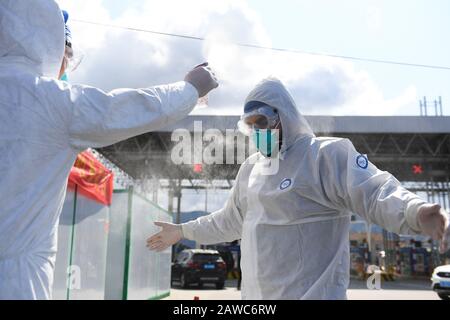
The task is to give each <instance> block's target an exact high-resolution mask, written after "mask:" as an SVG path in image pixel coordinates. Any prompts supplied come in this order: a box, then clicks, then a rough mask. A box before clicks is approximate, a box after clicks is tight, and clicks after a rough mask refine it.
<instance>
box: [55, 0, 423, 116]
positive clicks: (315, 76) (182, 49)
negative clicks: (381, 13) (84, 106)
mask: <svg viewBox="0 0 450 320" xmlns="http://www.w3.org/2000/svg"><path fill="white" fill-rule="evenodd" d="M58 2H59V3H60V4H61V7H63V8H66V9H67V10H68V11H69V13H70V19H77V20H89V21H94V22H100V23H109V24H114V25H121V26H128V27H133V28H141V29H148V30H155V31H162V32H171V33H179V34H184V35H193V36H199V37H205V38H206V41H197V40H188V39H180V38H174V37H166V36H161V35H153V34H148V33H142V32H133V31H129V30H122V29H116V28H105V27H100V26H93V25H87V24H82V23H78V22H75V21H73V22H72V23H71V25H72V32H73V38H74V42H75V44H79V45H80V46H82V47H83V48H84V51H85V53H86V56H85V59H84V61H83V63H82V64H81V65H80V67H79V69H78V70H77V71H76V72H75V73H73V75H70V79H71V81H73V82H78V83H85V84H90V85H94V86H98V87H100V88H103V89H105V90H109V89H113V88H117V87H144V86H149V85H156V84H161V83H168V82H173V81H178V80H180V79H182V78H183V77H184V74H185V72H186V71H188V70H189V68H190V67H192V66H194V65H196V64H198V63H201V62H203V61H205V60H207V61H209V62H210V65H211V66H212V67H213V69H214V70H215V72H216V74H217V75H218V77H219V79H220V88H219V89H218V90H215V91H214V92H213V93H211V94H210V96H209V103H210V107H209V108H206V109H199V110H196V111H195V112H197V113H210V114H239V113H240V112H241V109H242V103H243V101H244V99H245V96H246V94H247V93H248V92H249V91H250V90H251V89H252V87H253V86H254V85H255V84H256V83H257V82H258V81H259V80H261V79H262V78H264V77H266V76H268V75H274V76H277V77H279V78H280V79H281V80H283V81H284V83H285V84H286V85H287V86H288V88H289V89H290V91H291V92H292V94H293V96H294V98H295V99H296V101H297V103H298V104H299V106H300V108H301V110H302V111H303V112H305V113H306V114H333V115H344V114H347V115H356V114H358V115H362V114H364V115H380V114H383V115H394V114H399V113H405V112H406V113H408V107H411V106H415V105H416V96H417V94H416V90H415V88H414V87H412V86H411V87H409V88H406V89H405V90H404V91H403V92H402V93H401V94H400V95H399V96H398V97H394V98H393V99H386V98H385V97H384V95H383V92H382V91H381V89H380V88H379V87H378V86H377V84H376V83H374V81H373V80H372V79H371V78H370V76H369V75H368V74H367V72H365V71H363V70H358V69H356V67H355V65H353V64H352V63H350V62H348V61H343V60H337V59H331V58H325V57H319V56H308V55H299V54H292V53H280V52H273V51H268V50H260V49H252V48H244V47H238V46H235V45H233V43H250V44H257V45H263V46H271V39H270V37H269V35H268V32H267V31H266V30H265V29H264V26H263V23H262V21H261V19H260V17H259V16H258V15H257V13H256V12H254V11H253V10H252V9H251V8H249V7H248V5H247V4H246V2H244V1H233V0H220V1H219V0H216V1H208V0H198V1H194V2H192V1H182V0H171V1H156V0H155V1H153V0H151V1H150V0H149V1H144V0H143V1H142V2H140V3H139V5H136V2H134V3H133V5H130V7H129V8H127V9H126V10H125V11H124V12H122V13H121V14H120V15H115V16H116V17H115V18H114V19H113V18H112V15H111V14H110V11H109V10H108V9H111V8H108V6H110V5H111V4H108V1H101V0H78V1H76V2H74V1H72V0H60V1H58ZM174 8H176V10H174ZM375 16H376V14H375ZM375 20H376V19H375Z"/></svg>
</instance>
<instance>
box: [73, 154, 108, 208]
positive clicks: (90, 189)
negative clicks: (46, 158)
mask: <svg viewBox="0 0 450 320" xmlns="http://www.w3.org/2000/svg"><path fill="white" fill-rule="evenodd" d="M75 185H77V186H78V188H77V191H78V192H79V193H80V194H82V195H84V196H85V197H87V198H89V199H91V200H94V201H97V202H100V203H103V204H105V205H107V206H109V205H111V201H112V192H113V187H114V176H113V173H112V172H111V171H110V170H108V169H106V168H105V166H104V165H103V164H101V163H100V161H98V160H97V159H96V158H95V157H94V156H93V155H92V154H90V153H89V152H88V151H84V152H82V153H80V154H79V155H78V157H77V160H76V161H75V164H74V165H73V167H72V169H71V170H70V175H69V183H68V188H70V189H75Z"/></svg>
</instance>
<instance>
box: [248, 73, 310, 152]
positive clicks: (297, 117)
mask: <svg viewBox="0 0 450 320" xmlns="http://www.w3.org/2000/svg"><path fill="white" fill-rule="evenodd" d="M250 101H259V102H262V103H265V104H267V105H269V106H271V107H273V108H275V109H277V110H278V113H279V114H280V121H281V126H282V128H283V129H282V131H283V137H282V146H281V150H280V152H281V153H283V152H284V151H286V150H287V149H289V147H291V146H292V145H293V144H294V142H295V141H297V140H299V139H301V138H303V137H306V136H309V137H314V136H315V135H314V133H313V131H312V129H311V127H310V126H309V124H308V121H306V119H305V117H303V115H301V114H300V112H299V111H298V109H297V106H296V104H295V102H294V99H293V98H292V96H291V95H290V94H289V92H288V91H287V90H286V88H285V86H284V85H283V84H282V83H281V81H280V80H278V79H277V78H274V77H269V78H266V79H264V80H262V81H261V82H260V83H258V84H257V85H256V87H255V88H254V89H253V90H252V91H251V92H250V93H249V94H248V96H247V98H246V99H245V104H247V103H248V102H250Z"/></svg>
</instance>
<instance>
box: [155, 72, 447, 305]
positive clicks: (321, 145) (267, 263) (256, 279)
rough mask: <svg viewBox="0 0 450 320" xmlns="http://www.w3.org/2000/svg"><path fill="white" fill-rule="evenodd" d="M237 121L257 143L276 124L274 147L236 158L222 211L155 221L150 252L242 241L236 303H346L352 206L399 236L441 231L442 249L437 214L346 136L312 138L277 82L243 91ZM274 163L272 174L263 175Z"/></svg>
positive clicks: (442, 223) (441, 215)
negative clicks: (181, 244) (188, 243)
mask: <svg viewBox="0 0 450 320" xmlns="http://www.w3.org/2000/svg"><path fill="white" fill-rule="evenodd" d="M277 116H278V119H277ZM242 121H244V125H247V127H249V128H250V131H251V133H252V134H255V132H256V133H257V134H256V135H255V137H256V140H258V139H259V140H260V139H261V138H263V137H264V136H265V135H264V134H263V135H261V132H259V135H258V131H261V129H272V130H274V129H276V128H279V129H280V134H279V136H280V143H279V144H275V145H276V147H277V148H278V150H277V149H273V148H270V147H267V146H268V145H269V143H268V142H267V141H266V143H262V144H261V143H258V144H260V145H265V146H266V147H267V148H265V149H264V150H263V149H260V150H259V152H257V153H255V154H253V155H251V156H250V157H249V158H248V159H246V161H245V162H244V163H243V164H242V166H241V168H240V170H239V172H238V174H237V177H236V183H235V185H234V187H233V188H232V190H231V194H230V197H229V199H228V200H227V202H226V204H225V206H224V208H223V209H221V210H219V211H216V212H213V213H211V214H210V215H207V216H203V217H200V218H198V219H196V220H194V221H189V222H187V223H184V224H181V225H176V224H170V223H163V222H157V223H156V225H158V226H160V227H162V231H160V232H159V233H157V234H155V235H153V236H151V237H150V238H149V239H148V240H147V246H148V247H149V248H150V249H152V250H157V251H160V250H164V249H165V248H167V247H168V246H169V245H172V244H174V243H176V242H177V241H179V240H180V239H181V238H182V237H184V238H187V239H191V240H195V241H197V242H199V243H201V244H213V243H219V242H230V241H233V240H236V239H242V240H241V252H242V256H241V268H242V298H243V299H345V298H346V289H347V287H348V283H349V238H348V237H349V227H350V213H351V212H354V213H357V214H359V215H361V216H362V217H364V218H365V219H367V220H368V221H370V222H372V223H375V224H378V225H380V226H382V227H384V228H386V229H387V230H389V231H392V232H396V233H399V234H413V235H415V234H424V235H429V236H432V237H433V238H434V239H439V240H443V238H444V236H445V237H446V238H445V239H446V240H445V241H443V242H442V249H443V250H446V249H447V241H448V234H449V231H448V218H447V214H446V213H445V212H444V210H442V209H441V208H440V207H439V205H437V204H429V203H426V202H425V201H423V200H422V199H420V198H419V197H418V196H416V195H415V194H413V193H411V192H409V191H407V190H406V189H405V188H403V187H402V186H401V185H400V182H399V181H398V180H397V179H396V178H395V177H393V176H392V175H391V174H390V173H389V172H386V171H381V170H379V169H377V168H376V167H375V166H374V165H373V164H372V163H370V162H369V161H368V159H367V158H366V157H365V156H364V155H361V154H360V153H358V152H357V151H356V150H355V148H354V147H353V144H352V143H351V142H350V140H348V139H344V138H334V137H316V136H315V135H314V134H313V132H312V130H311V129H310V126H309V125H308V123H307V121H306V120H305V118H304V117H303V116H301V114H300V113H299V112H298V110H297V108H296V105H295V102H294V100H293V99H292V97H291V96H290V94H289V93H288V91H287V90H286V89H285V87H284V86H283V84H282V83H281V82H280V81H278V80H276V79H273V78H269V79H266V80H264V81H262V82H261V83H260V84H258V85H257V86H256V88H255V89H254V90H253V91H251V93H250V94H249V96H248V98H247V100H246V104H245V107H244V115H243V117H242ZM266 136H271V134H267V135H266ZM259 142H261V141H259ZM272 145H274V144H273V143H272ZM275 159H278V160H277V161H279V167H278V171H277V172H271V171H270V170H269V171H265V169H264V168H265V167H266V165H267V164H268V163H267V161H269V160H272V161H273V160H275Z"/></svg>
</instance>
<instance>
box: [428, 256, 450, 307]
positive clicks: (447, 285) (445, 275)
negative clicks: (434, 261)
mask: <svg viewBox="0 0 450 320" xmlns="http://www.w3.org/2000/svg"><path fill="white" fill-rule="evenodd" d="M431 282H432V283H431V288H432V289H433V290H434V291H436V292H437V294H438V295H439V297H440V298H441V299H443V300H450V264H447V265H445V266H439V267H437V268H436V269H434V271H433V275H432V276H431Z"/></svg>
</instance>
